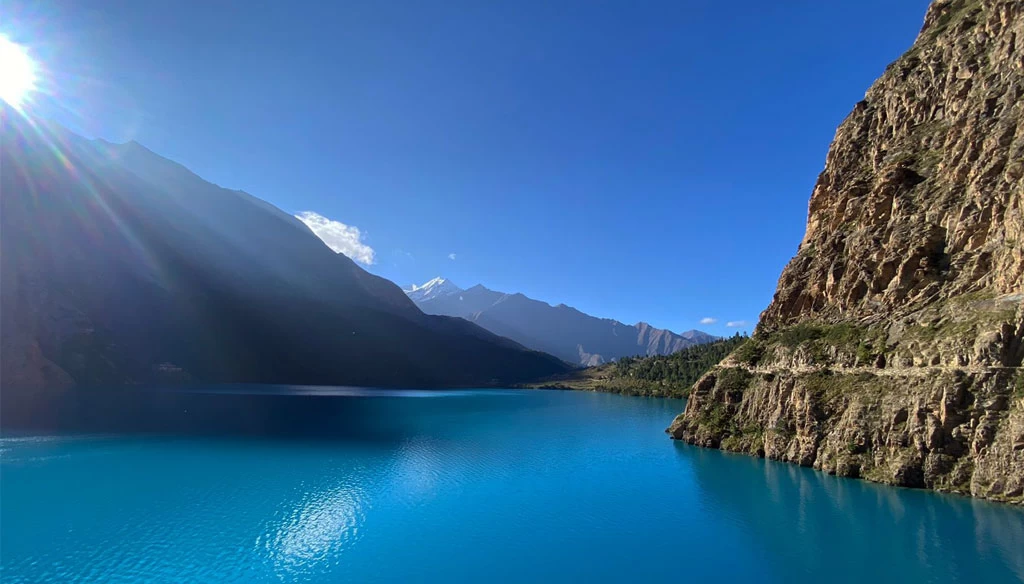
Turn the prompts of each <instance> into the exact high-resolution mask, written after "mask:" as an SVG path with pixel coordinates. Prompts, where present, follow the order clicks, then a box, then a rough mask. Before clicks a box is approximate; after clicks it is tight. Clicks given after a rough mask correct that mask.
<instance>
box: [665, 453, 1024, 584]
mask: <svg viewBox="0 0 1024 584" xmlns="http://www.w3.org/2000/svg"><path fill="white" fill-rule="evenodd" d="M676 448H677V453H678V455H679V456H680V457H681V458H683V459H686V460H690V461H692V464H693V469H694V475H695V477H696V484H697V486H698V488H699V489H700V493H701V498H702V499H703V500H704V501H705V502H706V503H707V504H708V505H709V506H710V508H711V513H712V515H729V516H732V517H734V518H736V519H737V520H738V521H739V522H740V523H741V524H742V529H743V530H744V531H746V532H748V533H749V534H750V535H751V537H752V538H753V539H754V540H756V541H758V542H760V545H763V546H765V547H766V548H767V549H768V554H767V557H769V558H772V561H773V562H774V563H776V564H777V566H778V569H779V570H783V569H793V568H797V569H799V570H800V571H805V572H808V573H823V572H826V571H828V570H839V571H844V570H848V571H849V573H852V574H856V575H858V577H860V578H869V577H870V576H871V575H875V576H877V577H879V578H883V579H886V580H888V579H892V580H911V581H914V580H915V579H916V581H922V580H920V579H919V578H920V569H919V567H920V566H927V567H928V568H929V572H932V573H934V577H933V578H932V579H931V580H925V581H935V582H946V581H968V582H969V581H975V578H976V575H977V574H981V573H984V572H985V570H986V568H987V567H989V566H991V565H992V563H996V564H997V565H1002V566H1005V567H1006V568H1007V572H1008V573H1012V574H1014V575H1016V577H1017V578H1018V579H1020V580H1022V581H1024V552H1022V550H1024V513H1022V512H1021V510H1020V509H1014V508H1011V507H1008V506H1005V505H1000V504H995V503H989V502H984V501H979V500H973V499H968V498H965V497H958V496H952V495H941V494H936V493H930V492H925V491H916V490H910V489H897V488H891V487H886V486H882V485H875V484H871V483H867V482H865V481H859V480H853V479H842V478H837V477H834V476H830V475H827V474H825V473H820V472H816V471H813V470H811V469H807V468H801V467H798V466H794V465H791V464H784V463H778V462H773V461H765V460H760V459H756V458H751V457H747V456H743V455H736V454H726V453H720V452H715V451H709V450H706V449H701V448H694V447H690V446H687V445H683V444H679V445H677V447H676ZM723 463H727V465H726V464H723ZM741 469H742V470H741ZM757 475H760V476H761V477H762V480H757V481H755V480H750V477H753V476H757ZM741 477H742V478H745V479H746V480H741ZM780 535H782V536H781V537H780ZM837 544H839V545H841V546H842V547H843V552H844V553H843V554H842V555H840V556H837V555H836V554H835V553H834V552H835V548H836V545H837ZM908 554H909V555H911V559H913V561H912V562H907V559H908V557H907V556H908Z"/></svg>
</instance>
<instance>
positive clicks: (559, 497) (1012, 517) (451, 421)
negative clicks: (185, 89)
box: [0, 387, 1024, 584]
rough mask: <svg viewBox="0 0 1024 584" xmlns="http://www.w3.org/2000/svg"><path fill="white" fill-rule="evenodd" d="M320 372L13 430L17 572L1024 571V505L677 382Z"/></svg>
mask: <svg viewBox="0 0 1024 584" xmlns="http://www.w3.org/2000/svg"><path fill="white" fill-rule="evenodd" d="M306 393H307V395H302V396H295V395H291V394H281V393H280V392H278V391H276V390H271V391H268V390H266V389H265V388H257V389H256V390H254V391H253V393H252V394H245V393H244V392H242V389H241V388H237V387H236V388H230V390H229V391H224V390H223V389H222V388H221V389H218V390H217V391H216V393H203V394H190V395H186V396H181V395H179V394H168V393H159V392H154V393H153V394H147V395H146V397H144V398H142V399H133V400H130V401H129V402H127V403H130V404H131V405H132V406H133V407H138V408H141V410H130V409H128V408H124V407H121V409H115V410H114V411H112V412H106V411H103V410H102V408H100V407H99V406H98V404H97V403H88V404H80V405H81V406H82V409H81V410H78V412H79V413H84V414H86V415H85V417H84V418H82V419H84V420H85V422H84V423H83V422H81V419H79V418H70V420H71V421H74V422H75V423H76V424H75V426H74V427H75V428H76V429H79V430H88V431H105V432H106V433H105V434H91V435H75V436H51V437H48V438H47V437H28V436H25V437H21V438H5V439H3V440H0V451H2V453H0V491H2V496H0V581H2V582H4V583H5V584H7V583H8V582H11V583H22V582H24V583H29V582H31V583H37V582H96V583H100V582H103V583H107V582H115V583H116V582H169V583H170V582H213V583H216V582H237V583H246V584H248V583H261V582H313V583H320V582H324V583H329V582H344V581H351V582H401V583H403V584H405V583H408V582H428V583H429V582H481V581H486V582H531V583H533V582H589V583H598V582H668V581H680V580H683V581H694V582H704V581H708V582H711V581H721V582H746V581H757V582H798V583H799V582H820V581H823V580H825V581H829V582H830V583H831V582H864V581H879V582H883V581H906V582H914V583H916V582H958V581H959V582H986V583H990V582H991V583H998V582H1014V581H1022V582H1024V574H1022V562H1024V554H1022V553H1021V551H1020V550H1022V549H1024V512H1022V510H1019V509H1012V508H1009V507H1007V506H1000V505H994V504H986V503H982V502H978V501H971V500H968V499H963V498H958V497H945V496H939V495H935V494H933V493H926V492H919V491H910V490H904V489H892V488H887V487H881V486H877V485H871V484H867V483H864V482H861V481H854V480H845V479H837V478H835V477H829V476H827V475H824V474H821V473H816V472H814V471H811V470H809V469H802V468H798V467H794V466H792V465H785V464H780V463H772V462H765V461H762V460H758V459H754V458H750V457H746V456H740V455H729V454H725V453H721V452H717V451H712V450H705V449H700V448H694V447H690V446H686V445H683V444H678V443H675V442H672V441H670V440H668V439H667V437H666V436H665V434H664V432H663V429H664V428H665V426H667V425H668V423H669V422H670V421H671V419H672V417H673V416H674V415H675V414H676V413H677V412H678V411H679V410H681V409H682V405H683V404H682V403H681V402H680V401H678V400H656V399H641V398H627V397H621V396H613V395H605V394H590V393H573V392H540V391H532V392H531V391H525V392H518V391H503V392H489V391H453V392H446V394H447V395H446V394H429V395H428V396H427V397H428V398H429V399H422V397H423V392H415V393H412V394H408V396H409V397H414V398H416V399H409V398H408V397H407V394H404V393H402V392H398V393H395V392H389V393H388V394H387V395H379V394H372V395H365V393H366V390H355V392H354V393H353V391H351V390H349V389H345V390H337V389H330V390H322V389H319V388H314V390H311V391H309V392H306ZM152 395H157V397H155V398H151V397H150V396H152ZM105 399H106V398H104V400H105ZM99 403H109V402H107V401H102V400H101V401H100V402H99ZM123 405H124V404H123V403H122V406H123ZM131 411H134V412H135V413H136V415H138V412H140V411H141V412H144V413H153V414H154V415H156V418H155V419H149V418H146V419H145V420H144V423H143V422H139V421H137V420H135V419H133V418H132V416H129V415H126V414H128V413H131ZM65 413H67V412H65ZM54 420H57V421H60V422H61V423H62V425H61V426H60V427H61V429H63V430H64V431H66V430H67V429H68V426H67V425H65V424H64V423H65V422H68V421H69V418H49V419H48V420H47V421H49V422H52V421H54Z"/></svg>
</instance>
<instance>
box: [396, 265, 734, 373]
mask: <svg viewBox="0 0 1024 584" xmlns="http://www.w3.org/2000/svg"><path fill="white" fill-rule="evenodd" d="M404 291H405V293H406V295H408V296H409V298H410V299H411V300H413V302H415V303H416V305H417V306H419V307H420V309H421V310H423V312H426V313H427V314H436V315H445V316H457V317H461V318H464V319H466V320H469V321H472V322H475V323H476V324H478V325H480V326H482V327H483V328H485V329H487V330H489V331H491V332H492V333H494V334H497V335H500V336H503V337H507V338H509V339H512V340H514V341H516V342H518V343H520V344H522V345H524V346H526V347H530V348H531V349H536V350H538V351H544V352H546V353H551V354H552V355H555V356H556V357H559V358H561V359H564V360H565V361H567V362H569V363H575V364H578V365H583V366H587V367H589V366H594V365H600V364H602V363H606V362H608V361H613V360H615V359H619V358H621V357H634V356H637V355H642V356H649V355H669V354H672V353H675V352H676V351H680V350H682V349H685V348H686V347H690V346H693V345H698V344H702V343H707V342H710V341H713V340H715V339H716V338H717V337H714V336H712V335H709V334H707V333H705V332H702V331H698V330H690V331H686V332H684V333H679V334H677V333H674V332H672V331H669V330H664V329H658V328H655V327H653V326H651V325H649V324H647V323H645V322H640V323H637V324H635V325H628V324H624V323H621V322H619V321H617V320H613V319H610V318H598V317H595V316H591V315H589V314H586V313H584V312H581V311H579V310H576V309H575V308H572V307H570V306H566V305H565V304H559V305H557V306H552V305H550V304H548V303H546V302H542V301H540V300H534V299H532V298H530V297H528V296H525V295H523V294H520V293H512V294H509V293H505V292H498V291H496V290H491V289H489V288H486V287H484V286H482V285H480V284H477V285H476V286H473V287H471V288H467V289H465V290H463V289H462V288H460V287H458V286H457V285H455V284H454V283H453V282H452V281H451V280H448V279H445V278H440V277H438V278H434V279H433V280H430V281H429V282H427V283H425V284H423V285H421V286H416V285H413V286H410V287H408V288H405V289H404Z"/></svg>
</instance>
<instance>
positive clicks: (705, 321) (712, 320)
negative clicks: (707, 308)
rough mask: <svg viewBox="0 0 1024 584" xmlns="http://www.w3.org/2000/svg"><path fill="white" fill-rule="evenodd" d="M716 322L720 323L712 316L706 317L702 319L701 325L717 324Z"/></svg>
mask: <svg viewBox="0 0 1024 584" xmlns="http://www.w3.org/2000/svg"><path fill="white" fill-rule="evenodd" d="M716 322H718V319H717V318H712V317H710V316H705V317H704V318H702V319H700V323H701V324H715V323H716Z"/></svg>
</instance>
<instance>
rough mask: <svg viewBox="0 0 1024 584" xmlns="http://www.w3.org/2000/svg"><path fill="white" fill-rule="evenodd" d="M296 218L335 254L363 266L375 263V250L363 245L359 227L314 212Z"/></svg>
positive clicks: (300, 214)
mask: <svg viewBox="0 0 1024 584" xmlns="http://www.w3.org/2000/svg"><path fill="white" fill-rule="evenodd" d="M295 218H296V219H298V220H299V221H302V222H303V223H305V224H306V226H307V227H309V228H310V230H312V231H313V233H315V234H316V236H317V237H319V238H320V239H321V240H323V242H324V243H326V244H327V247H329V248H331V249H333V250H334V251H335V252H337V253H341V254H345V255H347V256H348V257H350V258H352V259H353V260H355V261H357V262H359V263H361V264H366V265H370V264H372V263H373V262H374V252H373V248H372V247H370V246H368V245H366V244H365V243H363V234H362V233H361V232H360V231H359V228H358V227H353V226H351V225H345V224H344V223H342V222H341V221H334V220H332V219H328V218H327V217H324V216H323V215H321V214H319V213H314V212H312V211H303V212H302V213H299V214H298V215H296V216H295Z"/></svg>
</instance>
